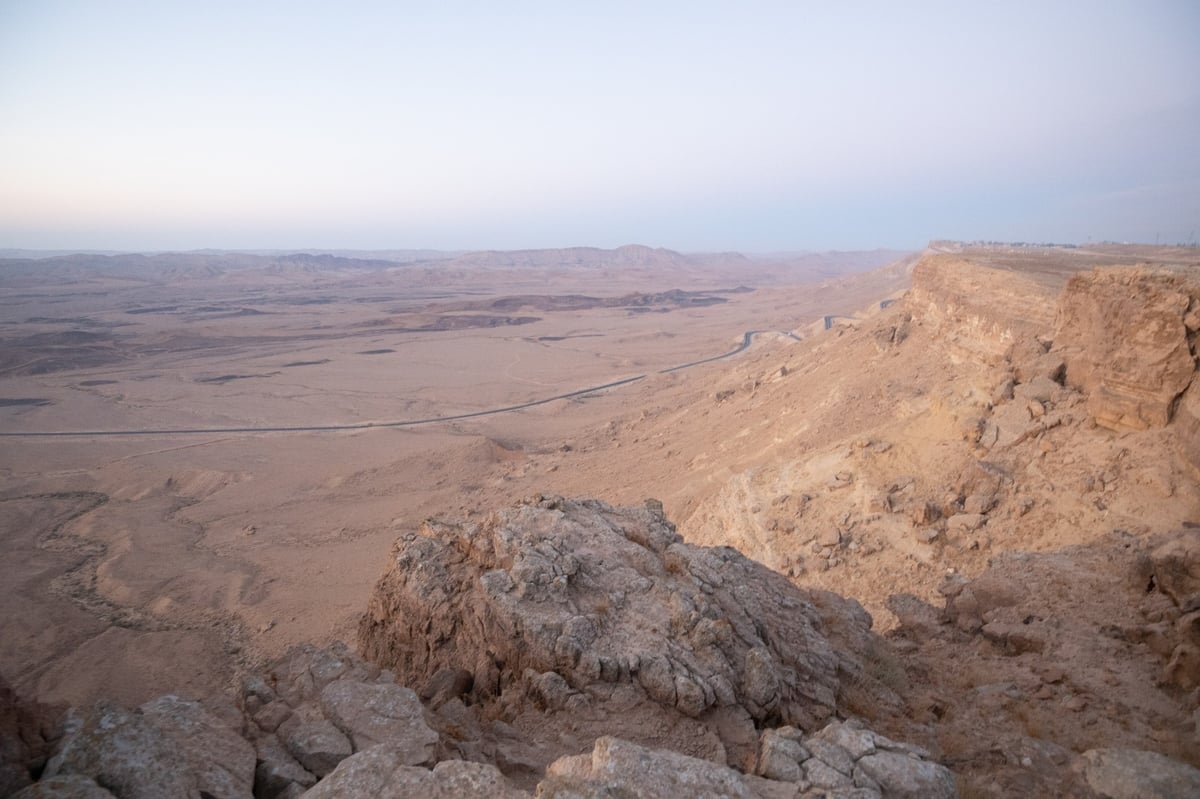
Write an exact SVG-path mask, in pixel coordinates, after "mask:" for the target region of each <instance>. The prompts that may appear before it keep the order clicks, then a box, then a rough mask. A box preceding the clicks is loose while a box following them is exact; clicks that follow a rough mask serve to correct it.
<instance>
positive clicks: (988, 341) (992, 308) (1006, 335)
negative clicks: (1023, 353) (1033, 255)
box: [906, 253, 1066, 362]
mask: <svg viewBox="0 0 1200 799" xmlns="http://www.w3.org/2000/svg"><path fill="white" fill-rule="evenodd" d="M1065 279H1066V277H1065V275H1064V276H1062V277H1061V278H1057V277H1055V276H1053V275H1052V276H1049V277H1047V276H1046V275H1041V276H1035V275H1030V274H1022V273H1019V272H1015V271H1013V270H1011V269H1006V268H1003V267H999V266H990V265H988V264H986V263H983V262H980V261H976V260H967V259H966V258H964V257H963V256H961V255H951V254H948V253H929V254H926V255H925V256H924V257H923V258H922V259H921V260H920V261H919V262H918V263H917V265H916V266H915V267H914V268H913V273H912V280H913V285H912V290H911V291H910V292H909V294H908V297H907V298H906V301H907V304H908V306H909V308H910V309H911V311H912V314H913V316H914V317H917V318H919V319H920V320H921V321H922V323H923V324H925V325H926V326H928V327H929V328H930V329H931V331H932V333H933V334H934V336H935V337H937V338H939V339H940V340H941V341H942V342H943V343H944V345H945V347H946V349H947V351H948V352H950V353H951V354H952V356H955V357H958V358H959V359H962V360H972V359H982V360H985V361H988V362H998V361H999V360H1000V359H1002V358H1003V357H1004V355H1005V353H1006V352H1007V351H1008V350H1009V349H1010V348H1011V347H1012V346H1013V344H1014V343H1016V342H1017V341H1018V340H1019V339H1021V338H1023V337H1025V338H1032V337H1034V336H1037V335H1043V334H1048V333H1050V332H1051V331H1052V330H1053V329H1054V296H1055V293H1056V291H1057V289H1058V287H1059V285H1061V280H1065Z"/></svg>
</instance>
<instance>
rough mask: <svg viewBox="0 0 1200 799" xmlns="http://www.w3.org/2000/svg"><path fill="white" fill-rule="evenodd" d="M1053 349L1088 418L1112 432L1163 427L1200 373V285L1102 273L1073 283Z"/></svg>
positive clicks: (1177, 278) (1145, 272)
mask: <svg viewBox="0 0 1200 799" xmlns="http://www.w3.org/2000/svg"><path fill="white" fill-rule="evenodd" d="M1055 327H1056V332H1055V335H1054V350H1055V351H1056V352H1058V353H1059V354H1061V356H1062V357H1063V359H1064V360H1065V362H1066V367H1067V373H1066V378H1067V382H1068V384H1069V385H1071V386H1073V387H1075V388H1078V389H1079V390H1081V391H1083V392H1084V393H1085V394H1087V396H1088V405H1087V407H1088V413H1089V414H1090V415H1091V416H1092V417H1093V418H1094V419H1095V420H1096V423H1097V424H1100V425H1102V426H1104V427H1107V428H1109V429H1112V430H1117V431H1122V430H1145V429H1147V428H1150V427H1163V426H1165V425H1166V424H1167V423H1168V422H1170V421H1171V419H1172V418H1173V416H1174V413H1175V408H1176V403H1177V401H1178V399H1179V397H1180V395H1182V394H1183V392H1184V391H1185V390H1186V389H1187V388H1188V386H1189V385H1190V384H1191V382H1192V376H1193V374H1194V373H1195V371H1196V358H1195V354H1194V353H1195V350H1194V347H1195V339H1196V331H1197V330H1198V329H1200V281H1197V280H1195V279H1191V278H1189V276H1188V275H1187V274H1185V273H1177V272H1171V271H1162V270H1151V269H1144V268H1135V269H1103V270H1102V269H1098V270H1095V271H1092V272H1085V273H1081V274H1078V275H1076V276H1074V277H1073V278H1071V280H1070V282H1069V283H1068V284H1067V287H1066V289H1065V290H1064V291H1063V294H1062V297H1061V298H1060V300H1059V303H1058V315H1057V320H1056V324H1055Z"/></svg>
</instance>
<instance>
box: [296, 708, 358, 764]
mask: <svg viewBox="0 0 1200 799" xmlns="http://www.w3.org/2000/svg"><path fill="white" fill-rule="evenodd" d="M279 732H280V736H281V739H280V740H281V742H282V743H283V745H284V748H286V749H287V751H288V753H289V754H291V755H292V757H294V758H296V760H297V761H298V762H299V763H300V765H302V766H304V768H306V769H307V770H309V771H311V772H312V773H313V774H316V775H317V776H318V777H323V776H325V775H326V774H328V773H329V772H331V771H333V770H334V768H336V767H337V764H338V763H340V762H342V761H343V760H345V759H346V758H347V757H349V756H350V755H352V754H353V753H354V747H353V746H352V745H351V743H350V739H349V738H347V737H346V736H345V735H344V734H342V731H341V730H339V729H338V728H337V727H335V726H334V725H333V723H332V722H329V721H326V720H325V719H320V720H318V721H299V720H296V721H295V723H294V724H286V725H284V727H281V728H280V730H279Z"/></svg>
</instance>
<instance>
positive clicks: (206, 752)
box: [141, 696, 255, 799]
mask: <svg viewBox="0 0 1200 799" xmlns="http://www.w3.org/2000/svg"><path fill="white" fill-rule="evenodd" d="M141 711H142V715H143V717H144V718H146V719H147V720H148V721H149V722H150V723H151V724H152V725H154V727H156V728H157V729H158V730H159V731H161V732H162V733H163V734H164V735H166V736H167V737H168V738H170V739H171V740H172V741H173V742H174V744H175V747H176V749H177V751H179V753H180V754H182V755H183V757H184V758H185V759H186V760H187V762H188V765H189V768H190V770H191V772H192V773H193V774H194V775H195V776H196V782H197V785H198V787H199V789H200V791H201V793H203V794H204V795H205V796H208V797H212V799H235V797H245V798H246V799H249V797H250V796H251V793H252V791H253V789H254V763H255V755H254V747H253V746H251V745H250V744H249V742H247V741H246V739H245V738H243V737H242V736H241V735H239V734H238V733H236V732H234V731H233V730H231V729H230V728H229V727H228V726H226V725H225V723H224V722H222V721H221V720H220V719H218V718H217V717H216V716H213V715H212V714H211V713H209V712H208V711H206V710H205V709H204V708H202V707H201V706H200V703H199V702H188V701H186V700H183V699H180V698H179V697H177V696H164V697H160V698H159V699H155V700H154V701H153V702H147V703H146V704H144V705H142V707H141Z"/></svg>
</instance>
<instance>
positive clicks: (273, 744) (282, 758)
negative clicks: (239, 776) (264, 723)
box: [254, 735, 317, 799]
mask: <svg viewBox="0 0 1200 799" xmlns="http://www.w3.org/2000/svg"><path fill="white" fill-rule="evenodd" d="M254 748H255V751H256V754H257V757H258V766H257V767H256V768H255V770H254V795H255V797H257V799H276V797H279V796H282V795H283V794H284V792H285V791H286V790H288V788H289V787H290V786H292V785H296V786H299V787H301V788H308V787H311V786H312V785H314V784H315V783H316V781H317V777H316V775H314V774H313V773H312V772H310V771H309V770H308V769H306V768H304V766H302V765H300V763H299V762H298V761H297V760H296V758H294V757H292V756H291V754H290V753H289V752H288V751H287V749H284V747H283V744H281V743H280V742H279V739H278V738H276V737H275V736H274V735H265V736H263V737H261V738H259V739H258V740H257V741H255V742H254Z"/></svg>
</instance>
